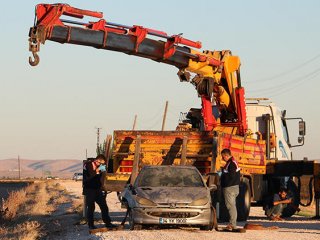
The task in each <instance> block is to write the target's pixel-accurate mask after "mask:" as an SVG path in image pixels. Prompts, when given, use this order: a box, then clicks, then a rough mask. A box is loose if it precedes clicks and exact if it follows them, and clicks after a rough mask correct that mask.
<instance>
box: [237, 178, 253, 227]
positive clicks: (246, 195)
mask: <svg viewBox="0 0 320 240" xmlns="http://www.w3.org/2000/svg"><path fill="white" fill-rule="evenodd" d="M250 207H251V188H250V182H249V179H247V178H243V179H242V181H241V183H240V186H239V195H238V197H237V213H238V218H237V220H238V221H246V220H247V219H248V217H249V213H250Z"/></svg>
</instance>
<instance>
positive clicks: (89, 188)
mask: <svg viewBox="0 0 320 240" xmlns="http://www.w3.org/2000/svg"><path fill="white" fill-rule="evenodd" d="M105 163H106V158H105V156H104V155H103V154H99V155H98V156H97V157H96V158H95V159H94V160H93V161H87V162H86V163H85V164H84V169H83V172H84V174H83V194H84V195H85V196H86V210H87V220H88V226H89V229H96V226H95V225H94V218H93V217H94V210H95V203H97V204H98V205H99V207H100V210H101V216H102V220H103V222H104V223H105V226H106V227H107V228H115V227H116V226H115V225H114V224H112V223H111V218H110V216H109V209H108V205H107V202H106V193H105V192H104V191H103V189H102V181H101V175H102V173H103V172H105V171H106V165H105Z"/></svg>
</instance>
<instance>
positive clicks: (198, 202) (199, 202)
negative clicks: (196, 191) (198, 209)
mask: <svg viewBox="0 0 320 240" xmlns="http://www.w3.org/2000/svg"><path fill="white" fill-rule="evenodd" d="M208 202H209V198H207V197H204V198H199V199H197V200H194V201H193V202H191V203H190V204H189V205H191V206H203V205H206V204H207V203H208Z"/></svg>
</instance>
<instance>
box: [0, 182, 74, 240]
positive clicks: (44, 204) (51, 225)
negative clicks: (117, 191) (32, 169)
mask: <svg viewBox="0 0 320 240" xmlns="http://www.w3.org/2000/svg"><path fill="white" fill-rule="evenodd" d="M66 205H69V207H66ZM78 208H79V203H78V201H75V202H73V201H72V199H71V198H70V195H69V194H68V193H67V192H66V190H65V189H64V187H62V186H61V185H60V184H59V183H56V182H55V181H39V182H35V183H33V184H31V185H29V186H27V187H25V188H24V189H21V190H19V191H13V192H11V193H10V195H9V197H8V198H7V199H6V200H5V201H3V203H2V206H1V208H0V209H2V210H1V212H0V222H1V227H0V235H1V239H3V240H9V239H21V240H27V239H28V240H29V239H39V238H42V237H46V238H47V239H50V238H48V236H50V234H51V233H52V232H55V233H56V232H59V230H60V231H61V226H62V225H63V224H61V223H60V222H59V217H57V216H59V214H60V215H62V216H63V215H64V214H70V213H74V212H75V211H78ZM62 229H63V228H62Z"/></svg>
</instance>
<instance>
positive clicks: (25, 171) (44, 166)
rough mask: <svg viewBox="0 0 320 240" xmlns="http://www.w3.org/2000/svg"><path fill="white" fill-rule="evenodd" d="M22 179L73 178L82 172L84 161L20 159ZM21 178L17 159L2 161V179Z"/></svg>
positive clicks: (0, 174) (0, 168) (0, 166)
mask: <svg viewBox="0 0 320 240" xmlns="http://www.w3.org/2000/svg"><path fill="white" fill-rule="evenodd" d="M20 166H21V178H28V177H31V178H33V177H37V178H41V177H47V176H56V177H59V178H71V177H72V176H73V174H74V173H75V172H82V160H75V159H58V160H29V159H20ZM18 176H19V166H18V160H17V159H3V160H0V178H7V177H9V178H15V177H18Z"/></svg>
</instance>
